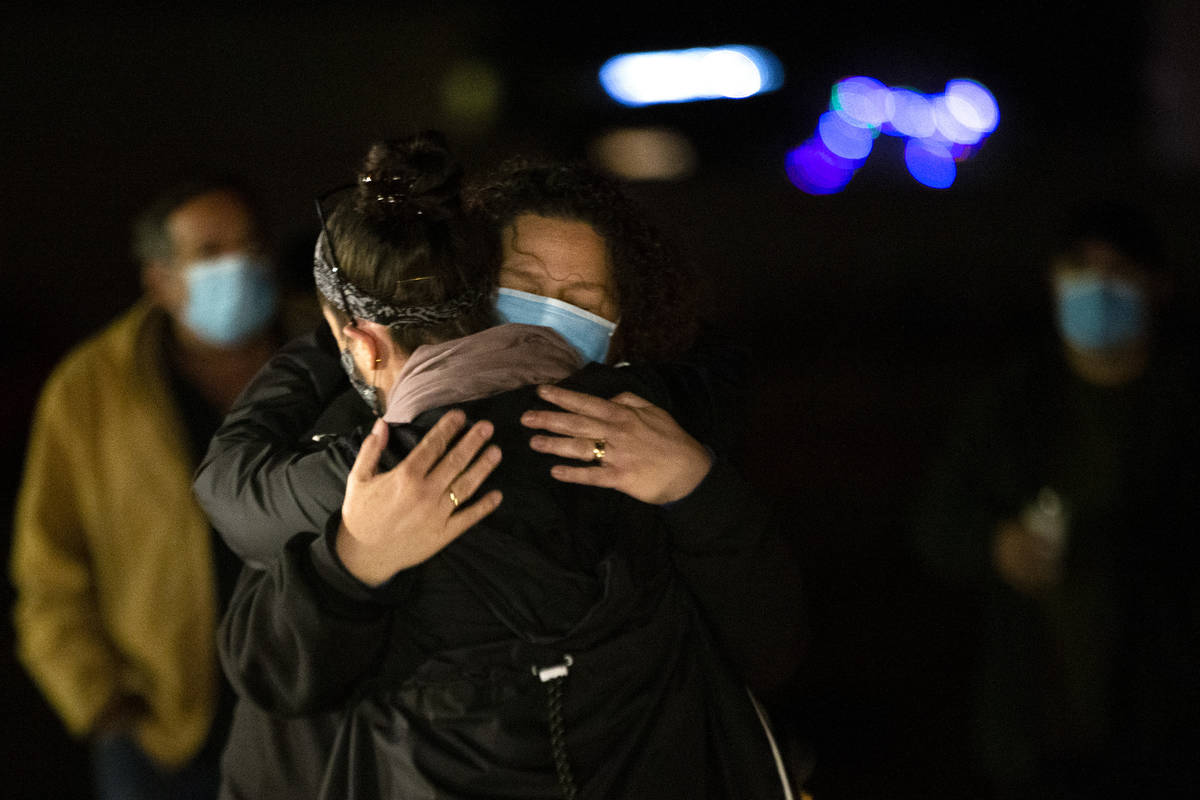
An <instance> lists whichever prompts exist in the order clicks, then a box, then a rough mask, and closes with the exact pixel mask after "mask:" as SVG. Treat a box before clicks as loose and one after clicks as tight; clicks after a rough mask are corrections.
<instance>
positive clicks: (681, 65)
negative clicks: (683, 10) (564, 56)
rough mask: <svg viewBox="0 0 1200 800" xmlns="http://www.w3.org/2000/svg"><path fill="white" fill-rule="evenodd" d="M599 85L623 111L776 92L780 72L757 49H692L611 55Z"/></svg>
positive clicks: (774, 60)
mask: <svg viewBox="0 0 1200 800" xmlns="http://www.w3.org/2000/svg"><path fill="white" fill-rule="evenodd" d="M600 83H601V85H602V86H603V87H604V91H606V92H607V93H608V95H609V97H611V98H613V99H614V100H616V101H617V102H618V103H621V104H622V105H627V106H644V105H650V104H653V103H687V102H692V101H696V100H715V99H742V98H746V97H751V96H753V95H756V94H762V93H763V92H769V91H772V90H774V89H778V88H779V87H780V86H781V85H782V83H783V68H782V67H781V65H780V63H779V60H778V59H777V58H775V56H774V55H773V54H772V53H771V52H770V51H768V50H765V49H763V48H760V47H747V46H742V45H732V46H728V47H695V48H690V49H687V50H663V51H658V52H649V53H627V54H625V55H619V56H614V57H613V58H610V59H609V60H608V61H606V62H605V63H604V65H603V66H602V67H600Z"/></svg>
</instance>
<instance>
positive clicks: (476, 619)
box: [197, 133, 798, 798]
mask: <svg viewBox="0 0 1200 800" xmlns="http://www.w3.org/2000/svg"><path fill="white" fill-rule="evenodd" d="M460 180H461V170H460V169H459V167H458V166H457V164H456V163H455V161H454V160H453V158H452V157H451V156H450V155H449V153H448V151H447V149H446V147H445V142H444V140H443V139H442V138H441V136H440V135H438V134H435V133H423V134H418V135H416V136H413V137H409V138H407V139H402V140H393V141H390V142H385V143H381V144H378V145H375V146H373V147H372V148H371V150H370V152H369V153H368V156H367V159H366V161H365V164H364V167H363V169H362V170H361V171H360V173H359V175H358V177H357V180H356V182H355V184H354V186H353V188H346V189H344V190H341V191H339V192H336V193H335V194H334V195H333V196H332V197H331V198H327V199H326V200H325V201H324V202H322V203H320V204H319V211H320V214H321V217H322V223H323V225H322V227H323V230H322V233H321V236H320V237H319V239H318V242H317V246H316V249H315V253H314V269H313V271H314V279H315V282H316V285H317V289H318V292H319V295H320V300H321V303H322V307H323V311H324V315H325V319H326V321H327V322H328V327H329V331H328V332H327V333H328V334H331V338H332V339H333V340H334V342H335V343H336V344H333V345H332V347H330V345H331V343H330V342H329V338H330V337H328V336H326V337H325V340H326V341H325V344H324V345H322V344H321V343H319V342H317V341H316V340H315V338H314V339H310V340H309V341H307V342H302V343H296V344H295V345H294V346H292V347H290V348H285V350H284V351H281V353H280V354H279V355H277V356H276V359H275V360H274V361H273V362H272V365H270V366H269V367H268V369H267V370H266V371H265V372H264V373H263V374H261V375H260V377H259V378H258V379H256V381H255V384H253V385H252V386H251V387H250V388H249V389H248V390H247V392H246V394H245V395H244V397H243V400H242V401H241V402H240V403H239V407H238V408H237V409H235V411H234V413H233V414H231V415H230V417H229V418H228V419H227V420H226V423H225V425H224V426H223V428H222V432H221V433H219V434H218V436H217V438H216V439H214V441H213V444H212V446H211V448H210V452H209V457H208V458H207V459H206V462H205V465H204V466H202V468H201V471H200V472H199V473H198V478H197V491H198V494H199V496H200V498H201V501H202V504H204V505H205V507H206V509H208V510H209V511H210V513H211V512H212V511H213V509H214V508H216V507H220V508H217V513H216V514H214V519H219V520H222V522H220V523H218V527H219V528H220V530H221V532H222V534H223V535H224V536H226V538H227V539H232V540H240V541H241V542H242V543H243V544H245V543H246V542H247V541H250V540H251V539H253V540H254V542H253V544H252V545H249V546H245V547H243V548H241V549H239V548H238V547H237V545H236V544H235V545H234V546H235V549H239V552H240V553H241V554H242V555H243V556H244V557H246V558H247V560H248V561H250V562H251V563H252V565H253V566H251V567H248V568H247V569H245V570H244V571H243V575H242V578H241V580H240V582H239V586H238V589H237V591H236V592H235V595H234V598H233V600H232V601H231V603H230V607H229V610H228V612H227V614H226V616H225V619H224V620H223V622H222V626H221V640H220V648H221V653H222V659H223V663H224V666H225V669H226V672H227V674H228V675H229V677H230V679H231V681H232V682H233V684H234V686H235V687H236V688H237V690H238V692H239V694H240V695H241V697H242V698H244V699H245V700H248V701H249V703H242V704H241V706H240V707H239V717H238V719H239V720H240V721H243V722H244V721H246V720H250V722H246V725H245V727H243V729H242V733H241V734H239V728H238V723H237V722H235V730H234V735H233V739H232V740H231V743H230V745H229V747H228V748H227V751H226V756H225V764H224V769H225V773H226V774H225V783H224V787H223V795H224V796H226V797H259V798H261V797H274V796H280V797H284V796H287V797H297V796H300V797H304V796H314V795H315V796H318V797H322V798H324V797H351V798H374V797H439V798H440V797H447V798H496V797H522V798H539V797H545V798H551V797H554V798H557V797H597V798H599V797H660V798H662V797H665V798H670V797H680V798H684V797H687V798H694V797H784V796H787V794H786V793H787V791H788V790H787V789H786V788H785V786H784V784H783V782H782V780H781V774H782V770H781V767H780V764H779V761H778V755H777V753H775V752H774V745H773V742H772V740H771V735H770V730H769V729H768V728H767V727H766V726H765V725H764V723H763V720H762V717H761V715H760V709H759V707H758V706H757V704H756V703H755V701H754V698H753V696H752V695H750V694H749V693H748V692H747V690H746V682H747V674H746V673H747V672H753V667H754V665H753V664H752V663H750V664H749V665H748V661H749V662H753V660H754V658H755V657H759V658H761V657H762V656H766V657H767V659H768V660H771V661H773V662H774V663H772V664H770V665H768V667H767V671H768V672H769V671H770V670H772V669H774V670H776V671H778V672H779V673H781V674H784V675H786V674H788V673H789V672H790V669H791V667H792V666H794V663H795V652H796V649H797V648H796V638H795V636H796V631H795V626H794V625H793V624H792V620H793V619H794V617H795V615H796V613H797V611H798V602H797V598H796V595H795V594H794V590H795V582H794V574H793V573H791V572H789V571H788V570H789V567H790V564H791V562H790V559H788V558H786V557H780V551H779V550H778V549H777V545H778V544H780V539H779V536H778V531H777V530H776V529H775V527H774V518H773V516H772V514H771V513H770V510H769V509H768V508H766V507H765V506H763V505H762V504H758V503H755V502H753V499H752V498H751V497H750V495H749V493H748V492H745V491H744V487H742V485H741V484H740V483H738V482H737V479H736V477H735V476H734V475H732V474H730V473H729V472H728V470H727V466H726V465H724V464H723V463H722V462H721V461H720V460H718V461H716V462H713V461H712V459H711V457H710V456H708V455H707V454H706V455H705V456H704V458H705V464H704V470H703V473H702V474H701V475H700V476H699V477H697V478H695V479H694V480H692V482H691V484H690V485H687V481H685V482H684V483H683V484H680V485H678V486H675V487H674V488H672V489H671V490H669V491H667V492H666V493H665V494H664V495H663V496H662V497H661V498H657V497H656V498H655V500H657V501H658V502H644V501H643V500H640V499H638V498H637V497H635V496H633V494H634V493H632V492H614V491H609V490H606V489H601V488H595V487H592V486H588V485H580V484H584V483H585V482H584V481H575V482H560V481H558V480H555V478H554V477H552V475H551V468H552V467H555V465H558V464H559V462H560V458H559V457H558V455H556V454H554V453H552V452H550V449H546V448H543V450H544V451H543V452H538V451H537V450H535V449H531V447H530V446H529V443H528V442H529V435H530V434H529V430H528V429H527V428H526V427H524V426H523V425H522V419H523V418H525V419H526V420H528V417H527V416H526V412H527V411H528V410H529V409H536V410H538V412H537V413H546V412H549V411H550V409H551V408H552V407H551V406H550V405H549V404H548V403H547V402H545V401H544V400H542V399H541V396H540V394H539V387H540V386H545V385H549V384H558V385H560V386H561V387H562V388H563V389H565V390H570V391H574V392H578V393H581V395H598V396H599V397H621V396H626V395H628V396H634V397H637V398H639V399H642V400H644V401H645V402H646V403H648V404H651V405H652V407H653V408H655V409H658V410H661V411H662V412H663V414H664V415H668V416H667V420H671V418H670V416H669V414H670V413H671V411H672V410H673V408H674V405H675V404H674V403H673V402H672V398H671V396H670V394H669V392H668V384H669V381H668V380H664V379H663V371H662V370H658V369H652V368H648V367H642V366H638V365H630V366H624V367H621V368H616V367H612V366H607V365H605V364H603V363H595V362H593V363H586V358H585V357H584V355H583V353H582V352H581V350H580V349H579V348H577V347H576V346H575V345H574V344H573V343H572V342H571V340H570V338H569V337H567V338H564V337H563V336H560V335H559V334H558V333H556V332H555V331H554V330H552V329H550V328H548V327H544V326H542V325H531V324H522V323H506V324H494V323H495V322H496V321H497V320H496V319H495V318H494V316H493V312H492V301H493V299H494V294H495V293H494V288H495V286H494V283H495V274H496V269H495V264H496V263H497V262H498V261H499V260H500V258H501V256H500V255H499V254H498V253H497V249H498V247H497V237H496V235H495V234H496V230H495V228H494V227H492V226H490V225H489V224H488V222H487V219H486V217H485V216H484V215H480V214H465V213H463V211H462V207H461V205H460V203H461V200H460V195H459V181H460ZM327 208H328V211H327V210H326V209H327ZM322 347H324V348H325V350H324V351H323V352H326V353H331V354H330V355H321V354H320V353H321V352H322ZM332 353H336V354H337V355H336V356H334V355H332ZM338 370H344V372H345V375H347V376H348V377H349V379H350V382H351V384H352V386H353V387H354V394H355V395H356V396H357V397H360V398H361V399H362V400H363V401H365V404H364V403H358V402H357V401H355V403H354V404H355V405H357V410H356V409H354V408H353V407H347V406H345V401H343V400H341V399H340V398H338V397H337V395H338V394H339V391H340V388H341V387H342V386H344V379H342V380H338V379H337V378H336V375H335V373H336V372H337V371H338ZM293 390H295V391H293ZM339 406H341V410H340V411H338V408H339ZM364 407H366V408H369V409H370V410H371V411H372V412H373V413H374V414H375V415H376V416H377V417H378V419H376V421H375V422H374V423H373V424H372V425H371V429H370V432H369V433H367V434H366V435H365V436H362V435H351V436H344V435H343V436H340V437H337V438H334V439H328V438H325V437H323V436H321V434H322V433H326V432H330V431H332V432H334V433H338V432H343V433H344V432H345V431H347V430H349V429H350V428H352V427H353V421H354V420H355V419H357V420H359V421H361V420H362V418H363V417H362V409H363V408H364ZM347 410H348V413H347ZM321 414H324V417H323V418H322V419H319V420H317V422H316V424H312V420H316V419H317V417H318V416H319V415H321ZM335 418H336V419H335ZM670 424H671V425H673V424H674V423H673V420H672V421H671V422H670ZM676 427H678V426H676ZM301 430H303V431H305V432H306V435H305V436H304V437H303V438H304V440H306V441H307V444H298V443H297V442H298V440H300V438H301V437H300V436H299V435H298V434H299V433H300V431H301ZM359 430H360V431H361V430H362V428H359ZM314 434H315V435H314ZM568 438H569V437H568ZM676 438H678V437H676ZM688 438H689V439H690V437H688ZM693 441H694V440H693ZM605 445H606V442H604V441H601V440H593V441H592V442H591V448H592V453H591V456H592V461H593V463H592V465H591V466H589V467H587V468H588V469H592V470H604V469H607V468H608V467H606V465H605V460H606V458H608V453H607V452H606V447H605ZM697 446H698V447H699V445H697ZM551 449H552V448H551ZM501 453H503V460H501ZM559 455H561V454H559ZM351 462H353V463H352V465H351ZM560 466H561V465H560ZM381 468H382V469H386V470H387V471H385V472H380V471H379V470H380V469H381ZM577 469H578V468H577ZM343 470H344V471H343ZM347 473H348V477H347ZM245 476H249V478H250V479H249V480H247V481H244V482H243V481H241V480H240V479H241V477H245ZM234 485H236V486H237V487H238V488H237V489H234V490H230V491H227V490H229V487H231V486H234ZM343 494H344V498H343ZM231 495H232V496H231ZM666 504H669V505H666ZM338 507H340V508H341V509H342V513H341V514H337V513H333V514H332V515H330V514H329V513H328V512H329V511H330V510H334V511H336V509H337V508H338ZM322 508H323V509H324V511H322ZM246 509H250V510H249V511H246V513H245V514H241V518H242V519H243V520H251V521H252V522H255V523H257V522H258V521H259V520H262V519H266V518H268V517H272V516H274V517H276V518H277V519H284V520H286V523H284V524H290V525H292V527H291V531H290V532H291V533H293V534H295V535H292V536H290V538H288V539H287V541H286V545H283V546H281V545H280V544H279V541H280V539H279V538H278V536H277V534H275V533H272V534H270V535H261V531H260V532H258V533H256V534H255V535H253V536H244V535H243V534H235V533H233V529H234V528H235V527H236V526H237V524H238V523H237V522H236V520H237V519H238V518H239V514H240V512H242V511H245V510H246ZM302 531H307V532H302ZM231 544H234V541H231ZM785 549H786V548H785ZM731 579H732V580H741V581H743V585H744V588H745V590H746V592H745V594H746V598H747V599H748V600H744V602H746V601H748V602H752V603H753V602H756V601H757V600H758V599H761V598H763V597H765V596H767V595H769V596H770V597H772V598H774V600H773V602H774V603H775V605H774V606H771V605H770V604H768V605H761V604H760V605H757V606H756V607H755V608H754V613H756V614H759V615H762V616H766V617H768V618H770V619H772V620H773V621H772V622H771V623H770V624H771V625H773V626H774V628H773V632H775V633H779V635H778V636H777V637H776V641H775V642H773V643H772V644H771V645H770V646H769V647H766V648H765V649H763V650H761V651H759V652H753V651H754V650H755V647H754V646H747V644H746V642H744V641H739V636H744V635H745V632H744V631H738V630H735V629H734V628H735V626H733V625H730V624H728V623H729V621H730V619H732V617H733V616H734V615H730V614H729V612H730V610H731V608H730V598H728V597H722V598H714V597H713V594H714V593H713V592H712V587H713V586H715V585H717V584H719V583H720V582H721V581H726V582H728V581H729V580H731ZM758 581H761V582H762V584H765V585H771V584H773V583H775V582H778V584H780V585H775V586H773V587H772V588H771V589H770V590H769V591H768V592H763V590H762V587H761V586H759V585H757V582H758ZM789 581H790V582H789ZM730 594H731V593H730ZM742 610H743V611H744V610H745V609H742ZM723 615H725V616H724V617H723ZM742 616H743V617H746V616H749V615H748V614H743V615H742ZM760 643H761V642H760ZM743 657H745V659H744V658H743ZM775 677H776V678H778V675H776V676H775ZM255 718H257V720H258V723H257V724H258V728H257V729H256V728H255V727H254V724H255V723H254V722H253V720H254V719H255ZM288 718H297V721H296V722H294V723H293V722H291V721H289V719H288ZM255 730H258V731H259V732H260V733H261V732H264V731H265V732H268V733H267V734H265V735H263V736H261V737H260V738H258V739H257V740H256V739H255V738H254V736H253V732H254V731H255ZM270 731H275V732H279V731H283V734H282V738H272V736H271V735H270V733H269V732H270ZM297 731H300V733H296V732H297ZM289 732H290V734H289ZM288 735H293V736H295V737H299V739H304V745H303V746H302V747H301V748H300V749H299V750H297V749H295V748H293V749H291V750H290V751H289V749H288V748H289V741H288V739H287V737H288ZM291 741H292V743H294V742H295V741H297V739H295V738H294V739H292V740H291ZM304 746H306V747H307V750H306V751H305V752H301V750H303V749H304ZM272 758H277V759H279V761H280V763H269V764H261V763H259V764H254V763H251V762H254V761H255V760H262V759H266V760H268V761H269V760H271V759H272ZM285 761H286V763H283V762H285ZM300 762H303V763H300ZM272 781H273V782H274V783H273V784H272Z"/></svg>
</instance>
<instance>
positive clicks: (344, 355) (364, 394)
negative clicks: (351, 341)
mask: <svg viewBox="0 0 1200 800" xmlns="http://www.w3.org/2000/svg"><path fill="white" fill-rule="evenodd" d="M341 362H342V370H344V371H345V373H346V377H347V378H349V379H350V385H351V386H353V387H354V391H356V392H358V396H359V397H361V398H362V399H363V402H364V403H366V404H367V407H368V408H370V409H371V413H372V414H374V415H375V416H377V417H382V416H383V401H382V400H381V399H380V398H379V388H378V387H376V386H372V385H371V384H369V383H367V379H366V378H364V377H363V376H362V373H361V372H359V371H358V365H357V364H355V363H354V356H353V355H352V354H351V353H350V348H348V347H347V348H344V349H343V350H342V351H341Z"/></svg>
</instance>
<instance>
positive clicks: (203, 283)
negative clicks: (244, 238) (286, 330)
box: [182, 253, 278, 347]
mask: <svg viewBox="0 0 1200 800" xmlns="http://www.w3.org/2000/svg"><path fill="white" fill-rule="evenodd" d="M184 280H185V281H186V282H187V305H186V306H185V307H184V309H183V314H182V321H183V324H184V325H186V326H187V327H188V329H189V330H190V331H192V333H194V334H196V336H197V337H199V338H200V339H202V340H203V341H205V342H208V343H209V344H213V345H218V346H221V347H229V346H233V345H237V344H240V343H242V342H244V341H246V340H247V339H249V338H250V337H252V336H254V334H256V333H259V332H260V331H262V330H263V329H264V328H265V327H266V326H267V324H268V323H270V321H271V320H272V319H273V318H274V316H275V305H276V303H277V302H278V295H277V292H276V288H275V282H274V281H273V280H272V279H271V272H270V270H269V269H268V268H267V266H266V264H264V263H263V262H262V261H259V260H258V259H255V258H254V257H253V256H250V255H248V254H246V253H231V254H230V255H225V256H220V257H218V258H211V259H206V260H204V261H197V262H195V263H193V264H191V265H190V266H189V267H187V269H186V270H185V271H184Z"/></svg>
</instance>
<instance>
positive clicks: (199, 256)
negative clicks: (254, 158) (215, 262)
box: [147, 191, 262, 316]
mask: <svg viewBox="0 0 1200 800" xmlns="http://www.w3.org/2000/svg"><path fill="white" fill-rule="evenodd" d="M166 227H167V234H168V235H169V236H170V239H171V251H172V252H171V257H170V258H169V259H168V260H167V261H165V262H156V263H154V264H151V265H149V266H148V267H147V272H148V273H149V274H147V288H148V289H149V291H150V293H151V295H152V296H153V298H154V300H155V301H156V302H157V303H158V305H160V306H161V307H163V308H164V309H166V310H167V312H168V313H170V314H171V315H172V316H176V315H178V314H179V312H180V311H181V310H182V309H183V308H184V306H185V305H186V303H187V295H188V290H187V270H188V269H189V268H190V267H191V266H192V265H194V264H196V263H198V262H201V261H205V260H208V259H213V258H217V257H219V256H224V255H230V254H233V253H251V254H254V255H261V250H262V243H261V240H260V238H259V232H258V227H257V225H256V224H255V220H254V216H253V214H252V213H251V211H250V209H249V208H248V207H247V206H246V204H245V202H244V201H243V200H242V199H241V198H240V197H238V196H237V195H236V194H234V193H233V192H227V191H214V192H208V193H207V194H202V195H199V196H197V197H194V198H192V199H191V200H189V201H187V202H186V203H184V204H183V205H181V206H180V207H179V208H177V209H175V210H174V211H172V212H171V214H170V216H168V217H167V226H166Z"/></svg>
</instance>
